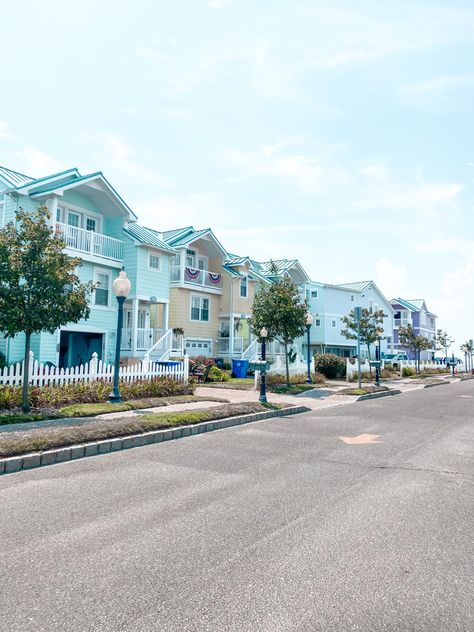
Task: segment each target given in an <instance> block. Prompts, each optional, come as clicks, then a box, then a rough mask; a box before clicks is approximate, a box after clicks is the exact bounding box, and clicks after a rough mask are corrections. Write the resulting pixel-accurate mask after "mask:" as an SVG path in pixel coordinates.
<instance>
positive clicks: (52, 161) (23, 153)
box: [17, 145, 67, 178]
mask: <svg viewBox="0 0 474 632" xmlns="http://www.w3.org/2000/svg"><path fill="white" fill-rule="evenodd" d="M17 156H18V160H19V162H20V165H21V166H20V167H19V168H20V170H21V171H22V172H23V173H26V174H28V175H31V176H33V177H36V178H40V177H42V176H46V175H49V174H52V173H56V172H58V171H63V169H66V168H67V166H66V165H65V164H64V163H63V162H62V161H60V160H58V159H57V158H55V157H54V156H51V155H50V154H48V153H46V152H45V151H42V150H41V149H37V148H36V147H32V146H30V145H28V146H26V147H24V148H23V149H21V150H19V151H18V152H17Z"/></svg>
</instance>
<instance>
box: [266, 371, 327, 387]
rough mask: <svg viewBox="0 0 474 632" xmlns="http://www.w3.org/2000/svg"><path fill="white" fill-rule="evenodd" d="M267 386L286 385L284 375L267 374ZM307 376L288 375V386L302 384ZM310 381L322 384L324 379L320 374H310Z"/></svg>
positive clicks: (301, 374) (303, 374)
mask: <svg viewBox="0 0 474 632" xmlns="http://www.w3.org/2000/svg"><path fill="white" fill-rule="evenodd" d="M266 375H267V378H266V383H267V386H269V387H271V386H280V385H282V384H286V375H285V374H284V373H267V374H266ZM307 378H308V376H307V375H306V373H298V374H297V375H290V384H304V383H305V382H306V380H307ZM311 381H312V383H313V384H324V382H325V377H324V375H322V374H321V373H311Z"/></svg>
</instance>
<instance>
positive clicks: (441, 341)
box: [436, 329, 454, 371]
mask: <svg viewBox="0 0 474 632" xmlns="http://www.w3.org/2000/svg"><path fill="white" fill-rule="evenodd" d="M453 342H454V339H453V338H451V336H450V335H449V334H448V332H447V331H443V330H442V329H438V331H437V332H436V351H444V355H445V357H446V358H447V357H448V353H449V347H450V346H451V345H452V344H453ZM446 371H449V366H448V365H447V364H446Z"/></svg>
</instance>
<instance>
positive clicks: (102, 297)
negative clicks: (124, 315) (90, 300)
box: [94, 272, 111, 307]
mask: <svg viewBox="0 0 474 632" xmlns="http://www.w3.org/2000/svg"><path fill="white" fill-rule="evenodd" d="M110 280H111V275H110V272H98V273H97V277H96V283H97V287H96V288H95V291H94V295H95V300H94V305H99V306H100V307H108V306H109V296H110Z"/></svg>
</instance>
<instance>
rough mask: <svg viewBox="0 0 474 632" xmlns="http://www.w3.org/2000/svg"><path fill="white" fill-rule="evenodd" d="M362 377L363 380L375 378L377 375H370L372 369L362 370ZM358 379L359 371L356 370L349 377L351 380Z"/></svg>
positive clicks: (355, 380)
mask: <svg viewBox="0 0 474 632" xmlns="http://www.w3.org/2000/svg"><path fill="white" fill-rule="evenodd" d="M360 377H361V379H362V380H371V379H375V375H370V371H361V374H360ZM358 380H359V372H358V371H354V373H353V374H352V375H351V377H350V378H349V382H357V381H358Z"/></svg>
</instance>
